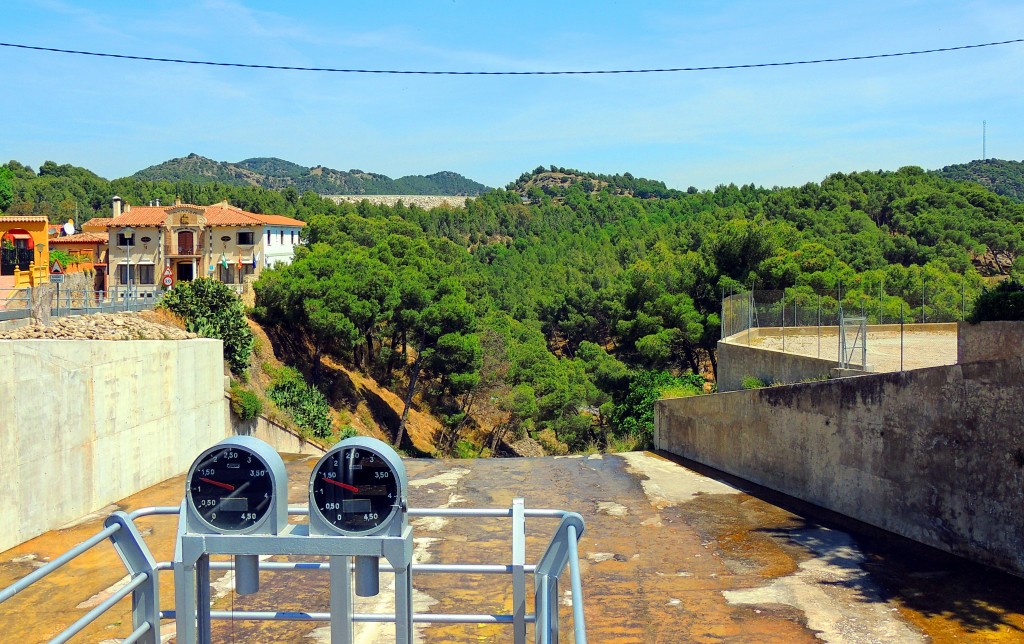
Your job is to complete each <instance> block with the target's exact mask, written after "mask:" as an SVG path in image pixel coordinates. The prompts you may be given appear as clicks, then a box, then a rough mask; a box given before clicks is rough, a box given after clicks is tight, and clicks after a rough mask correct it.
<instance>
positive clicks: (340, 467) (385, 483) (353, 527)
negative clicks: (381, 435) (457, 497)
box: [309, 436, 408, 536]
mask: <svg viewBox="0 0 1024 644" xmlns="http://www.w3.org/2000/svg"><path fill="white" fill-rule="evenodd" d="M407 498H408V480H407V478H406V472H405V464H403V463H402V459H401V457H399V456H398V454H397V453H396V452H395V450H394V449H392V448H391V446H390V445H388V444H387V443H384V442H383V441H379V440H377V439H375V438H369V437H366V436H357V437H354V438H347V439H345V440H343V441H341V442H340V443H338V444H337V445H335V446H334V447H332V448H331V449H330V450H329V451H328V452H327V453H326V454H324V455H323V457H322V458H321V459H320V460H319V461H318V462H317V464H316V466H315V467H314V468H313V472H312V474H311V475H310V477H309V529H310V534H326V535H330V534H340V535H349V536H362V535H381V534H392V535H401V533H402V528H403V527H404V526H405V525H407V519H406V509H407V503H406V499H407Z"/></svg>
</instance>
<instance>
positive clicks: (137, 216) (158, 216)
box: [107, 206, 173, 227]
mask: <svg viewBox="0 0 1024 644" xmlns="http://www.w3.org/2000/svg"><path fill="white" fill-rule="evenodd" d="M171 207H172V208H173V206H171ZM166 221H167V208H166V207H164V206H134V207H132V209H131V210H129V211H128V212H122V213H121V216H120V217H115V218H114V219H111V220H110V223H108V224H107V226H117V227H121V226H163V225H164V222H166Z"/></svg>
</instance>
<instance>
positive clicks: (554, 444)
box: [536, 429, 569, 456]
mask: <svg viewBox="0 0 1024 644" xmlns="http://www.w3.org/2000/svg"><path fill="white" fill-rule="evenodd" d="M536 440H537V442H538V443H540V446H541V447H543V448H544V453H545V454H552V455H554V456H562V455H563V454H568V453H569V446H568V445H566V444H565V443H563V442H562V441H560V440H558V436H556V435H555V431H554V430H553V429H544V430H541V431H539V432H537V439H536Z"/></svg>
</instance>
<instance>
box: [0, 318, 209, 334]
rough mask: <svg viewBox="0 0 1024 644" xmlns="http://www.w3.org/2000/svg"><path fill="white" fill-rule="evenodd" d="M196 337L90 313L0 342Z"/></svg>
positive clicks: (163, 326) (140, 320)
mask: <svg viewBox="0 0 1024 644" xmlns="http://www.w3.org/2000/svg"><path fill="white" fill-rule="evenodd" d="M197 337H199V336H198V335H196V334H195V333H189V332H187V331H183V330H182V329H179V328H177V327H174V326H169V325H166V324H161V323H158V322H153V321H150V320H146V319H145V318H144V317H143V315H142V314H139V313H130V312H124V313H94V314H92V315H77V316H71V317H66V318H55V319H51V321H50V325H49V326H37V325H29V326H23V327H21V328H18V329H14V330H13V331H6V332H0V340H189V339H192V338H197Z"/></svg>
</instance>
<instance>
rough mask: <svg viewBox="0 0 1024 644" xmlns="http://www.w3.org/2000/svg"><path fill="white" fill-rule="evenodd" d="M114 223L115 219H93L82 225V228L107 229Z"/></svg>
mask: <svg viewBox="0 0 1024 644" xmlns="http://www.w3.org/2000/svg"><path fill="white" fill-rule="evenodd" d="M112 221H114V218H113V217H93V218H92V219H90V220H89V221H87V222H85V223H84V224H82V228H106V227H107V226H109V225H110V222H112Z"/></svg>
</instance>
